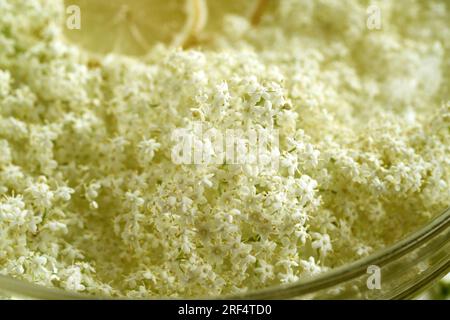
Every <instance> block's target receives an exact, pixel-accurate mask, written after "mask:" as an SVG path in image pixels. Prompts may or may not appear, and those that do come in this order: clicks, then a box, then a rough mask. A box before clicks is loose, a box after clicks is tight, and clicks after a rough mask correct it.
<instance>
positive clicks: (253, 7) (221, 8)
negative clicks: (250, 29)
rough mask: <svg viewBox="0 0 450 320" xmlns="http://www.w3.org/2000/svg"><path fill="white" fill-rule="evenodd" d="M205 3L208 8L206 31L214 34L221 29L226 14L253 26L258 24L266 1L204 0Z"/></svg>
mask: <svg viewBox="0 0 450 320" xmlns="http://www.w3.org/2000/svg"><path fill="white" fill-rule="evenodd" d="M206 3H207V6H208V22H207V25H206V30H207V31H208V32H209V31H212V32H214V31H217V30H220V29H221V28H222V26H223V23H224V22H223V18H224V16H225V15H228V14H233V15H239V16H243V17H245V18H247V19H249V20H250V22H251V23H252V24H253V25H255V24H258V23H259V20H260V17H261V15H262V14H263V10H264V8H265V6H266V4H267V0H225V1H217V0H206Z"/></svg>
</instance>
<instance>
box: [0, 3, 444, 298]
mask: <svg viewBox="0 0 450 320" xmlns="http://www.w3.org/2000/svg"><path fill="white" fill-rule="evenodd" d="M276 3H277V5H273V6H272V7H270V10H269V12H267V14H266V15H265V16H264V17H263V18H262V21H261V24H260V25H259V26H258V27H251V26H250V25H249V23H248V22H247V21H246V20H245V19H244V18H243V17H240V16H231V15H230V16H226V17H225V18H224V23H223V28H222V30H221V31H220V32H219V31H218V32H217V34H215V35H214V36H213V37H211V39H210V40H209V42H208V43H204V44H202V49H200V48H197V49H195V48H194V49H189V50H180V49H173V48H169V47H166V46H164V45H157V46H155V47H154V48H153V49H152V50H151V51H150V52H149V53H148V55H147V56H146V57H143V58H139V59H137V58H130V57H120V56H114V55H109V56H105V57H102V58H94V57H92V56H89V55H88V54H86V53H85V52H84V51H83V50H81V49H80V48H78V47H77V46H76V45H73V44H70V43H68V42H67V41H65V40H64V37H63V26H64V23H63V22H64V18H65V10H64V5H63V2H62V1H60V0H14V1H13V0H0V12H1V14H0V274H4V275H9V276H12V277H15V278H18V279H24V280H27V281H30V282H33V283H37V284H41V285H45V286H50V287H60V288H64V289H67V290H74V291H79V292H86V293H90V294H106V295H114V296H129V297H148V296H205V295H223V294H236V293H240V292H245V291H248V290H251V289H257V288H263V287H267V286H271V285H276V284H280V283H291V282H294V281H297V280H299V279H302V278H304V277H308V276H310V275H314V274H317V273H320V272H324V271H326V270H329V269H331V268H335V267H337V266H340V265H342V264H345V263H348V262H350V261H353V260H356V259H358V258H360V257H362V256H366V255H368V254H370V253H372V252H373V251H375V250H377V249H380V248H383V247H385V246H386V245H389V244H392V243H393V242H395V241H397V240H399V239H400V238H402V237H404V236H405V235H407V234H408V233H409V232H411V231H413V230H416V229H417V228H419V227H420V226H421V225H423V224H425V223H426V222H427V221H429V220H430V219H431V218H432V217H433V216H435V215H437V214H439V213H441V212H442V211H443V210H444V209H445V208H446V207H448V206H449V205H450V187H449V186H450V103H449V102H448V101H449V100H450V95H449V94H450V91H449V80H450V74H449V73H450V61H449V52H450V51H449V50H450V25H449V23H448V21H450V14H449V10H450V8H449V7H448V4H447V3H445V2H443V1H420V0H417V1H410V2H408V4H407V5H405V3H404V1H390V2H385V1H383V2H380V8H381V10H382V18H383V20H382V21H383V28H382V30H369V29H367V27H366V25H365V21H366V7H365V3H366V1H358V0H345V1H342V0H336V1H322V0H320V1H306V0H283V1H277V2H276ZM300 12H301V14H300ZM243 28H244V29H245V32H243V31H242V30H243ZM196 121H202V123H204V124H205V125H206V126H208V127H211V128H218V129H225V128H242V129H245V128H263V129H267V130H278V132H279V139H280V143H279V147H280V150H279V152H280V168H279V169H278V170H275V169H274V168H271V167H270V166H268V167H265V168H263V169H262V170H252V168H249V167H248V166H245V165H241V164H239V165H231V164H223V165H216V164H209V165H188V164H187V165H186V164H175V163H174V162H173V161H172V158H171V149H172V146H173V144H172V140H171V134H172V133H173V131H174V130H176V129H177V128H191V127H192V125H193V123H194V122H196Z"/></svg>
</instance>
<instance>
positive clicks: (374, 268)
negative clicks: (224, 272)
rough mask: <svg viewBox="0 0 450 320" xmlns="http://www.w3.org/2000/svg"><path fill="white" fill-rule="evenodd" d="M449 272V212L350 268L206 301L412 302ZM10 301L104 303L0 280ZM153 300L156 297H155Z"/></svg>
mask: <svg viewBox="0 0 450 320" xmlns="http://www.w3.org/2000/svg"><path fill="white" fill-rule="evenodd" d="M449 271H450V208H449V209H447V210H445V211H444V212H443V213H442V214H440V215H439V216H437V217H436V218H434V219H433V220H432V221H431V222H429V223H428V224H427V225H425V226H424V227H423V228H421V229H420V230H417V231H416V232H414V233H412V234H410V235H409V236H408V237H406V238H404V239H403V240H401V241H399V242H397V243H395V244H394V245H392V246H389V247H387V248H385V249H383V250H380V251H378V252H375V253H374V254H372V255H370V256H368V257H366V258H363V259H360V260H357V261H355V262H353V263H350V264H347V265H344V266H342V267H339V268H336V269H333V270H331V271H328V272H326V273H323V274H320V275H318V276H316V277H312V278H308V279H302V280H300V281H298V282H297V283H294V284H291V285H283V286H276V287H269V288H267V289H263V290H258V291H249V292H247V293H244V294H242V295H236V296H219V297H202V298H212V299H223V298H231V299H413V298H416V297H418V296H419V295H420V294H421V293H422V292H424V291H425V290H426V289H428V288H430V287H431V286H432V285H434V284H435V283H436V282H437V281H438V280H440V279H441V278H442V277H444V276H445V275H446V274H447V273H448V272H449ZM0 296H3V297H5V298H12V299H108V297H102V296H90V295H84V294H80V293H74V292H68V291H63V290H60V289H53V288H45V287H41V286H38V285H35V284H31V283H27V282H24V281H20V280H16V279H13V278H10V277H7V276H0ZM155 298H158V297H155Z"/></svg>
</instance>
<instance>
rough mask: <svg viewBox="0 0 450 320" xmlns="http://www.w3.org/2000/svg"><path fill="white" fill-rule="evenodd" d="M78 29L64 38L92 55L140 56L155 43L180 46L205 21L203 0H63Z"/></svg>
mask: <svg viewBox="0 0 450 320" xmlns="http://www.w3.org/2000/svg"><path fill="white" fill-rule="evenodd" d="M65 5H66V7H68V6H71V5H75V6H78V7H79V8H80V13H81V25H80V29H79V30H78V29H73V30H71V29H69V28H65V37H66V38H67V39H68V40H69V41H71V42H73V43H76V44H78V45H80V46H81V47H83V48H84V49H86V50H88V51H91V52H95V53H101V54H106V53H119V54H126V55H143V54H145V53H146V52H148V50H149V49H150V48H151V47H152V46H153V45H155V44H156V43H165V44H169V45H175V46H183V45H184V43H185V42H187V41H189V39H190V38H191V37H193V36H195V33H196V32H199V31H200V30H201V29H202V27H203V26H204V23H205V21H206V9H205V6H204V0H164V1H162V0H66V1H65Z"/></svg>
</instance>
